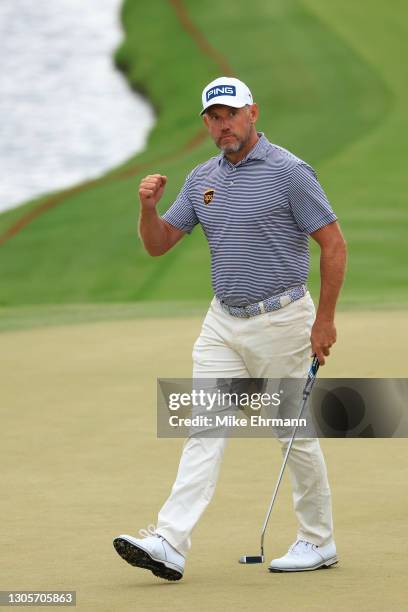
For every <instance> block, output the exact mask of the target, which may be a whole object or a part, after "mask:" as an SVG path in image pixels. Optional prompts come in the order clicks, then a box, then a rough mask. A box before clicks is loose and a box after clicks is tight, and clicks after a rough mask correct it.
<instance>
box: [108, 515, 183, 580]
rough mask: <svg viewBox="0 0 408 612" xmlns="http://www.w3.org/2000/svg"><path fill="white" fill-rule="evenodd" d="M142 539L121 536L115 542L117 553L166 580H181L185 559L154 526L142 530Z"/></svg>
mask: <svg viewBox="0 0 408 612" xmlns="http://www.w3.org/2000/svg"><path fill="white" fill-rule="evenodd" d="M139 533H140V534H141V535H142V536H144V537H143V538H141V539H138V538H134V537H133V536H130V535H120V536H118V537H117V538H115V539H114V540H113V546H114V547H115V550H116V552H117V553H118V554H119V555H120V556H121V557H122V559H124V560H125V561H127V562H128V563H130V565H133V566H135V567H143V568H144V569H148V570H150V571H151V572H153V574H154V575H155V576H159V578H165V579H166V580H180V578H182V577H183V573H184V564H185V558H184V557H183V555H182V554H180V553H179V552H178V551H177V550H176V549H175V548H173V546H172V545H171V544H169V542H168V541H167V540H165V539H164V538H163V536H161V535H159V534H158V533H156V532H155V528H154V525H149V527H148V529H147V530H146V529H141V530H140V531H139Z"/></svg>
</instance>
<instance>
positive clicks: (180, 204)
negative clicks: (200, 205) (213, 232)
mask: <svg viewBox="0 0 408 612" xmlns="http://www.w3.org/2000/svg"><path fill="white" fill-rule="evenodd" d="M192 175H193V172H191V173H190V174H189V175H188V177H187V178H186V180H185V182H184V185H183V188H182V189H181V191H180V193H179V194H178V196H177V198H176V200H175V201H174V202H173V204H172V205H171V206H170V208H169V209H168V210H167V211H166V212H165V213H164V215H162V219H164V220H165V221H167V223H170V224H171V225H174V227H177V229H179V230H181V231H183V232H186V233H187V234H191V232H192V231H193V229H194V226H196V225H197V223H198V222H199V221H198V218H197V215H196V213H195V210H194V206H193V202H192V200H191V198H190V196H189V191H190V187H191V179H192Z"/></svg>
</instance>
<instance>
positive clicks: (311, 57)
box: [0, 0, 408, 312]
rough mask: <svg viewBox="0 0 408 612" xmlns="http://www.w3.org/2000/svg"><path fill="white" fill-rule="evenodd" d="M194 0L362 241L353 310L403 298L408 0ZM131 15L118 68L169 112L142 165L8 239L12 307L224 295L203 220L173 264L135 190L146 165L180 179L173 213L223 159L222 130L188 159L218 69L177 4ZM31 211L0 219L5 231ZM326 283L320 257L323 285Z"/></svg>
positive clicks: (283, 140) (352, 243) (171, 188)
mask: <svg viewBox="0 0 408 612" xmlns="http://www.w3.org/2000/svg"><path fill="white" fill-rule="evenodd" d="M184 4H185V6H186V7H187V9H188V12H189V15H190V17H191V19H192V21H193V22H194V23H195V24H196V26H198V27H199V28H200V30H201V32H202V33H203V34H204V35H205V37H206V38H207V39H208V41H209V42H210V44H211V45H213V47H215V48H216V49H217V50H218V51H219V52H221V53H222V54H223V55H224V56H225V57H226V58H227V59H228V61H229V62H230V64H231V65H232V68H233V70H234V72H235V74H236V75H237V76H239V77H240V78H242V79H243V80H245V81H247V82H248V84H249V85H250V87H251V88H252V90H253V92H254V94H255V97H256V100H257V101H258V103H259V104H260V107H261V119H260V122H259V129H261V130H262V131H265V133H266V134H267V136H268V137H269V139H270V140H272V141H273V142H276V143H279V144H281V145H283V146H285V147H288V148H290V149H291V150H293V151H294V152H295V153H296V154H298V155H299V156H301V157H303V158H305V159H307V160H308V161H309V162H311V163H312V164H313V165H314V166H315V168H316V169H317V171H318V174H319V178H320V180H321V182H322V184H323V186H324V187H325V189H326V192H327V194H328V196H329V198H330V200H331V201H332V202H333V205H334V208H335V210H336V212H337V214H338V216H339V218H340V220H341V223H342V226H343V228H344V231H345V234H346V237H347V239H348V243H349V248H350V265H349V272H348V277H347V282H346V286H345V289H344V292H343V296H342V304H343V305H344V306H354V305H356V306H360V307H371V306H372V304H373V303H375V305H376V306H378V305H383V306H387V305H390V304H393V305H394V306H397V307H398V306H400V307H403V306H405V304H406V303H407V297H408V288H407V286H406V281H405V278H406V255H405V244H404V237H405V234H406V219H405V217H406V216H405V210H404V208H405V203H404V198H405V193H406V190H407V185H406V183H407V179H406V172H405V167H404V159H405V157H406V153H407V151H406V149H407V148H408V145H407V143H406V139H405V137H404V131H405V129H406V124H407V119H408V111H407V108H406V105H405V99H406V94H407V91H406V89H407V87H408V85H407V83H406V81H405V80H404V79H402V78H401V71H402V70H403V69H404V68H403V57H404V56H405V52H406V42H405V41H406V36H405V34H406V33H405V31H404V27H403V23H406V20H405V21H404V17H407V16H408V7H406V6H405V5H404V4H403V3H402V2H397V5H398V10H393V11H392V12H391V11H389V8H388V7H387V6H386V5H383V4H381V3H377V4H376V5H373V4H372V3H371V2H369V0H363V1H362V2H360V3H355V2H354V3H353V2H350V1H348V0H346V1H345V2H344V1H343V2H340V1H338V2H337V1H336V2H331V3H325V2H323V0H304V1H303V2H299V1H298V0H277V1H276V2H274V3H270V2H266V1H264V0H262V1H261V0H254V1H253V2H251V7H250V9H249V7H248V3H247V2H245V1H244V0H236V1H234V2H232V0H228V1H226V2H223V3H222V4H221V5H220V3H217V2H215V1H214V0H210V1H209V2H207V3H197V2H193V1H192V0H189V1H188V2H185V3H184ZM367 15H368V17H367ZM122 18H123V24H124V29H125V38H124V42H123V44H122V46H121V47H120V49H118V51H117V53H116V62H117V64H118V65H119V66H120V67H121V69H122V70H124V71H125V73H126V75H127V77H128V79H129V82H130V84H131V86H132V87H134V88H138V89H143V91H144V92H146V94H148V96H149V98H150V99H151V101H152V103H153V104H154V106H155V108H156V110H157V113H158V123H157V126H156V127H155V129H154V130H153V132H152V134H151V137H150V139H149V144H148V148H147V150H146V151H145V152H144V153H142V154H141V155H138V156H137V157H135V158H132V159H131V160H128V162H127V163H126V164H124V165H123V168H131V167H132V166H133V165H134V164H136V163H137V164H144V167H143V170H141V171H140V172H136V173H135V175H134V176H131V177H130V178H117V179H116V180H110V181H108V182H106V183H104V182H103V181H102V182H100V183H99V184H98V183H96V184H94V185H93V186H92V187H91V188H89V189H87V190H84V191H83V192H81V193H75V194H72V195H71V196H69V197H67V198H66V199H65V200H64V201H63V202H62V203H60V204H59V205H58V206H56V207H54V208H52V209H50V210H49V211H48V212H46V213H45V214H43V215H41V216H40V217H38V218H37V219H36V220H35V221H33V222H32V223H31V224H29V225H28V226H26V227H25V228H24V229H23V230H22V231H21V232H20V233H18V234H17V235H16V236H14V237H13V238H12V239H10V240H9V241H8V242H6V243H5V244H4V245H3V246H2V247H1V248H0V278H1V294H0V304H1V305H2V306H7V307H13V306H17V305H27V304H31V305H35V304H38V305H40V304H56V305H58V304H61V305H64V304H72V303H77V304H81V303H84V304H89V303H100V302H104V303H106V302H108V303H127V302H149V303H150V302H160V301H165V302H168V301H172V300H174V301H177V302H180V301H185V300H187V301H190V302H191V301H193V302H196V301H198V302H203V303H204V302H205V301H206V300H207V299H208V298H209V296H210V295H211V289H210V277H209V255H208V250H207V245H206V242H205V240H204V238H203V236H202V234H201V232H200V230H199V229H196V230H195V231H194V232H193V234H192V236H190V237H187V238H185V239H184V240H183V241H182V243H180V244H179V245H177V247H176V248H175V249H174V250H173V251H172V252H170V253H169V254H168V255H166V256H165V257H163V258H158V259H157V258H150V257H149V256H148V255H147V254H146V253H145V252H144V251H143V249H142V247H141V245H140V243H139V241H138V239H137V237H136V224H137V208H138V205H137V184H138V182H139V179H140V178H141V176H143V175H144V174H146V173H148V172H154V171H158V172H161V173H163V174H167V175H168V176H169V183H168V189H167V193H166V197H165V198H164V199H163V202H162V203H161V210H162V211H163V210H165V209H166V208H167V207H168V205H169V204H170V203H171V201H172V200H173V198H174V197H175V196H176V194H177V192H178V190H179V188H180V186H181V184H182V182H183V180H184V177H185V175H186V174H187V173H188V171H189V170H190V169H191V168H192V167H193V166H194V165H196V164H197V163H199V162H201V161H203V160H205V159H206V158H208V157H209V156H210V155H213V154H215V153H216V151H215V150H214V147H213V144H212V143H211V142H210V141H209V140H208V139H207V140H205V141H203V142H202V144H201V145H199V146H197V147H195V148H193V149H190V150H188V151H187V150H186V151H185V152H183V146H184V145H185V143H187V142H189V141H190V140H191V139H192V138H193V137H194V135H196V134H197V131H198V130H200V126H201V124H200V120H199V118H198V111H199V107H200V94H201V89H202V86H203V85H204V84H205V83H206V82H207V81H208V80H210V79H212V78H214V77H216V76H218V75H219V74H220V68H219V67H218V66H217V65H216V63H215V62H214V60H213V59H212V58H211V57H209V56H207V55H205V54H204V53H203V51H202V50H201V49H199V48H198V46H197V44H196V42H195V41H194V40H193V39H192V37H191V36H190V35H189V34H188V33H187V32H186V30H185V29H184V28H183V27H182V25H181V24H180V21H179V20H178V18H177V15H176V13H175V11H174V9H173V6H172V5H171V3H167V2H160V3H158V2H154V3H153V2H151V3H148V4H147V5H141V3H134V2H132V1H130V0H128V1H126V2H125V4H124V8H123V15H122ZM175 153H176V155H174V154H175ZM172 156H173V157H172ZM160 160H163V161H160ZM117 171H118V169H115V170H114V171H112V172H111V173H110V175H111V176H115V173H117ZM37 203H38V202H37ZM32 206H33V204H28V205H27V206H26V207H22V208H19V209H16V210H12V211H9V212H6V213H4V214H2V215H0V232H4V231H5V229H6V228H8V227H9V226H10V225H11V224H12V223H13V222H14V221H15V220H16V219H17V218H18V217H19V216H21V214H22V213H24V211H25V210H26V209H27V208H30V207H32ZM317 280H318V272H317V261H316V258H315V261H314V265H313V269H312V275H311V285H312V289H313V290H314V292H315V294H316V287H317ZM20 312H21V311H20Z"/></svg>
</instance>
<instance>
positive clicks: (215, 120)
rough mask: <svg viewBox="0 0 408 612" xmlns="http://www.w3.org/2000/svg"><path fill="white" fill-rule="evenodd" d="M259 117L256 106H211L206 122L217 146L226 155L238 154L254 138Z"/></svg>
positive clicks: (207, 112) (205, 117)
mask: <svg viewBox="0 0 408 612" xmlns="http://www.w3.org/2000/svg"><path fill="white" fill-rule="evenodd" d="M257 117H258V107H257V105H256V104H251V105H247V106H243V107H242V108H233V107H232V106H224V105H223V104H214V106H210V107H209V108H208V109H207V111H206V112H205V114H204V122H205V124H206V126H207V128H208V131H209V133H210V135H211V137H212V139H213V140H214V142H215V144H216V145H217V147H218V148H219V149H221V151H224V153H237V152H238V151H241V150H242V149H243V148H244V147H245V145H247V144H248V143H249V142H250V140H251V138H253V135H254V132H255V131H256V130H255V122H256V120H257Z"/></svg>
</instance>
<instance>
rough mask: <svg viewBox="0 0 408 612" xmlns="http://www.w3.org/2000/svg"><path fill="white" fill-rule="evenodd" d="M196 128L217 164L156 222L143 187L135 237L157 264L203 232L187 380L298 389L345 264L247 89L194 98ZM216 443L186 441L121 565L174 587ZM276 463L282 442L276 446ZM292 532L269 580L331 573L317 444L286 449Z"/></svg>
mask: <svg viewBox="0 0 408 612" xmlns="http://www.w3.org/2000/svg"><path fill="white" fill-rule="evenodd" d="M202 103H203V109H202V112H201V115H203V119H204V123H205V125H206V126H207V129H208V131H209V133H210V136H211V137H212V138H213V140H214V142H215V144H216V145H217V147H218V148H219V149H220V150H221V154H220V155H218V156H216V157H213V158H211V159H210V160H208V161H207V162H205V163H203V164H200V165H199V166H197V167H196V168H194V169H193V171H192V172H191V173H190V174H189V175H188V177H187V179H186V181H185V184H184V186H183V188H182V190H181V192H180V193H179V195H178V197H177V199H176V201H175V202H174V203H173V204H172V206H170V208H169V209H168V210H167V212H166V213H165V214H164V215H163V216H162V217H160V216H159V215H158V214H157V211H156V205H157V203H158V202H159V200H160V199H161V197H162V195H163V192H164V189H165V185H166V182H167V177H165V176H162V175H160V174H153V175H149V176H147V177H146V178H144V179H143V180H142V181H141V184H140V189H139V197H140V203H141V213H140V235H141V238H142V240H143V243H144V246H145V248H146V250H147V251H148V253H149V254H150V255H152V256H157V255H163V254H164V253H166V252H167V251H168V250H169V249H171V248H172V247H173V246H174V245H175V244H176V243H177V242H178V241H179V240H180V239H181V238H182V237H183V236H184V235H185V234H186V233H190V232H191V231H192V229H193V228H194V226H195V225H197V224H198V223H200V224H201V226H202V228H203V231H204V233H205V235H206V237H207V240H208V243H209V247H210V251H211V266H212V285H213V289H214V294H215V297H214V299H213V301H212V303H211V305H210V308H209V311H208V313H207V316H206V318H205V320H204V323H203V327H202V330H201V334H200V336H199V338H198V339H197V341H196V343H195V345H194V350H193V363H194V368H193V378H194V379H197V378H206V377H213V378H214V379H216V378H222V377H226V378H234V377H244V378H280V377H298V378H304V377H305V375H306V372H307V370H308V366H309V362H310V356H311V354H313V353H315V354H316V355H317V357H318V359H319V362H320V364H321V365H324V363H325V358H326V357H327V356H328V355H329V353H330V348H331V346H332V345H333V344H334V342H335V341H336V329H335V324H334V313H335V306H336V302H337V298H338V294H339V291H340V288H341V285H342V281H343V276H344V270H345V265H346V247H345V242H344V239H343V237H342V234H341V231H340V228H339V225H338V223H337V221H336V219H337V218H336V215H335V214H334V212H333V211H332V209H331V207H330V204H329V202H328V201H327V198H326V196H325V194H324V192H323V190H322V188H321V186H320V185H319V183H318V181H317V178H316V175H315V172H314V170H313V169H312V168H311V167H310V166H309V165H308V164H307V163H305V162H304V161H302V160H301V159H299V158H298V157H296V156H295V155H293V154H292V153H290V152H289V151H287V150H285V149H283V148H282V147H279V146H277V145H274V144H271V143H270V142H269V141H268V140H267V139H266V137H265V136H264V135H263V134H262V133H258V132H257V131H256V127H255V124H256V120H257V118H258V107H257V105H256V104H254V102H253V99H252V94H251V92H250V90H249V89H248V87H247V86H246V85H245V84H244V83H242V82H241V81H239V80H238V79H234V78H229V77H221V78H218V79H216V80H215V81H212V82H211V83H209V84H208V85H207V86H206V87H205V88H204V91H203V95H202ZM309 235H310V236H312V238H313V239H314V240H315V241H316V242H317V243H318V245H319V247H320V249H321V254H320V274H321V288H320V298H319V304H318V309H317V314H316V313H315V310H314V305H313V302H312V300H311V297H310V294H309V292H308V291H307V289H306V286H305V283H306V281H307V276H308V270H309V254H308V236H309ZM225 442H226V440H225V438H222V437H221V438H205V437H199V436H195V435H193V436H191V437H189V438H188V439H187V440H186V442H185V444H184V448H183V453H182V457H181V460H180V465H179V469H178V474H177V478H176V481H175V483H174V486H173V489H172V491H171V494H170V497H169V498H168V500H167V501H166V502H165V504H164V506H163V507H162V508H161V510H160V512H159V515H158V522H157V527H156V529H154V528H153V527H151V526H150V527H149V529H148V531H144V530H141V533H142V535H144V536H145V537H144V538H139V539H136V538H134V537H132V536H128V535H122V536H119V537H118V538H116V539H115V540H114V546H115V548H116V550H117V552H118V553H119V554H120V555H121V556H122V557H123V558H124V559H125V560H126V561H127V562H129V563H130V564H132V565H134V566H138V567H143V568H147V569H150V570H151V571H152V572H153V573H154V574H155V575H157V576H160V577H162V578H166V579H168V580H179V579H180V578H181V577H182V575H183V572H184V565H185V557H186V554H187V552H188V551H189V549H190V546H191V540H190V535H191V532H192V530H193V528H194V526H195V525H196V523H197V521H198V520H199V518H200V516H201V515H202V513H203V512H204V510H205V508H206V507H207V505H208V503H209V502H210V500H211V497H212V494H213V492H214V489H215V485H216V481H217V476H218V471H219V467H220V463H221V459H222V455H223V451H224V447H225ZM280 443H281V446H282V452H285V449H286V447H287V444H288V439H287V438H286V439H284V438H283V439H280ZM288 467H289V470H290V472H291V480H292V487H293V502H294V509H295V512H296V515H297V519H298V523H299V527H298V533H297V538H296V541H295V542H294V544H293V545H292V546H291V547H290V548H289V551H288V553H287V554H286V555H284V556H283V557H281V558H279V559H274V560H273V561H272V562H271V564H270V566H269V569H270V571H304V570H313V569H317V568H319V567H322V566H330V565H332V564H334V563H336V562H337V555H336V546H335V543H334V539H333V523H332V513H331V494H330V488H329V484H328V480H327V473H326V467H325V463H324V458H323V455H322V452H321V449H320V444H319V441H318V439H315V438H304V439H296V440H295V441H294V444H293V446H292V450H291V453H290V455H289V460H288Z"/></svg>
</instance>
